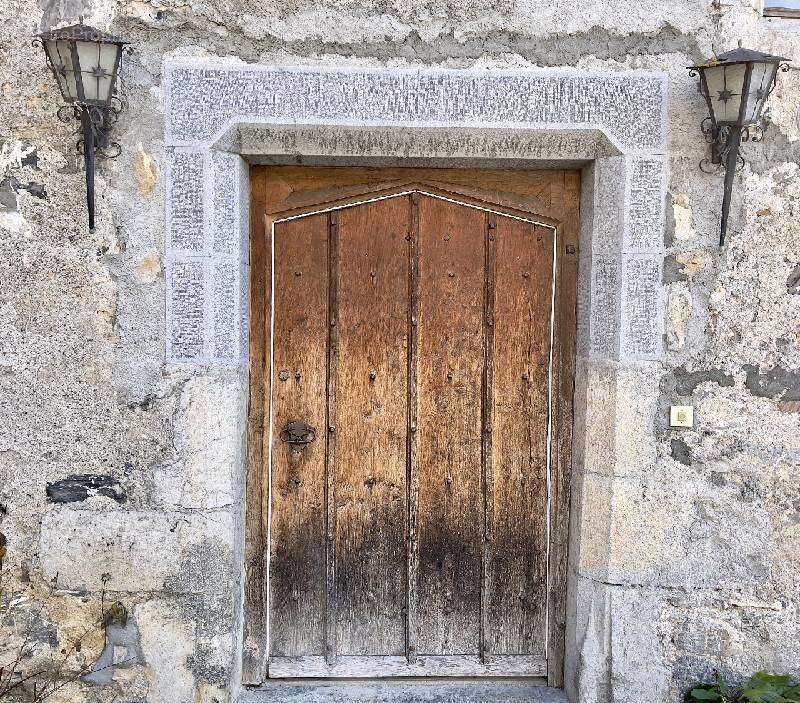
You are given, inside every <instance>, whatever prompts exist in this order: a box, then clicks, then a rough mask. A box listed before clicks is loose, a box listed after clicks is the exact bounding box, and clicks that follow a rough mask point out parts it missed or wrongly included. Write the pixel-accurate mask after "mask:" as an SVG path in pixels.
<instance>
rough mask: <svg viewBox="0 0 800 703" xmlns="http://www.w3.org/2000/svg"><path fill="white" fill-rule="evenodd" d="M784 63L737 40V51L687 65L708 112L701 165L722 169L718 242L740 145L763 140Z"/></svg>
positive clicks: (723, 229) (786, 66) (725, 225)
mask: <svg viewBox="0 0 800 703" xmlns="http://www.w3.org/2000/svg"><path fill="white" fill-rule="evenodd" d="M787 61H789V59H786V58H784V57H783V56H773V55H772V54H763V53H761V52H760V51H753V50H752V49H743V48H742V46H741V42H739V48H738V49H734V50H733V51H728V52H726V53H724V54H719V56H715V57H714V58H713V59H709V60H708V61H707V62H706V63H702V64H699V65H698V66H690V67H689V75H692V76H699V86H698V88H699V90H700V93H702V95H703V97H704V98H705V99H706V103H707V105H708V112H709V116H708V117H706V118H705V119H704V120H703V123H702V125H701V128H702V130H703V133H704V134H705V135H706V139H707V141H708V142H709V143H710V144H711V158H710V159H703V161H701V162H700V168H701V169H703V170H704V171H706V172H710V171H713V170H718V169H720V168H724V169H725V190H724V193H723V198H722V225H721V229H720V237H719V243H720V246H721V245H722V244H724V243H725V232H726V230H727V228H728V212H729V211H730V206H731V190H732V188H733V177H734V174H735V173H736V171H737V168H738V167H739V165H740V163H741V164H742V165H743V164H744V162H743V160H742V159H741V157H740V156H739V144H740V142H742V141H747V140H751V141H760V140H761V126H760V121H761V113H762V111H763V109H764V104H765V103H766V102H767V98H768V97H769V94H770V93H771V92H772V89H773V88H774V87H775V82H776V80H777V75H778V69H781V70H783V71H787V70H788V69H789V64H788V63H786V62H787Z"/></svg>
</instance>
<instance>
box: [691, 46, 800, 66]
mask: <svg viewBox="0 0 800 703" xmlns="http://www.w3.org/2000/svg"><path fill="white" fill-rule="evenodd" d="M749 61H757V62H763V63H781V62H783V61H791V59H787V58H786V57H785V56H777V55H775V54H766V53H764V52H763V51H756V50H755V49H745V48H743V47H741V46H740V47H738V48H736V49H731V50H730V51H726V52H724V53H722V54H717V55H716V56H714V57H713V58H710V59H709V60H708V61H706V62H704V63H700V64H697V65H695V66H689V67H688V68H714V67H716V66H730V65H732V64H737V63H748V62H749Z"/></svg>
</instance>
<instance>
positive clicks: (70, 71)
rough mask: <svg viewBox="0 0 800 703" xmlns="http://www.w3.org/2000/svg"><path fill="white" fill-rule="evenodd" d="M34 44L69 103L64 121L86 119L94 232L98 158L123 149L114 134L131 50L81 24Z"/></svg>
mask: <svg viewBox="0 0 800 703" xmlns="http://www.w3.org/2000/svg"><path fill="white" fill-rule="evenodd" d="M33 44H34V45H35V46H39V47H41V48H42V49H43V50H44V53H45V57H46V59H47V64H48V66H49V67H50V70H51V71H52V73H53V76H54V77H55V79H56V82H57V84H58V88H59V90H60V91H61V95H62V97H63V99H64V101H65V102H66V104H65V105H62V106H61V107H60V108H58V111H57V113H56V114H57V116H58V119H59V120H61V121H62V122H65V123H69V122H71V121H72V120H76V121H78V122H79V123H80V125H79V126H78V129H77V133H78V134H79V135H80V138H79V140H78V141H77V143H76V151H77V153H78V154H82V155H83V159H84V166H85V170H86V206H87V210H88V215H89V230H90V231H93V230H94V223H95V218H94V212H95V208H94V172H95V163H96V161H97V160H98V159H114V158H116V157H117V156H119V154H120V153H121V152H122V146H121V145H120V144H119V142H115V141H112V140H111V139H110V137H109V132H110V130H111V128H112V127H113V125H114V124H115V123H116V122H117V120H118V119H119V115H120V113H121V112H122V110H123V109H124V107H125V105H124V103H123V101H122V99H121V98H120V97H119V92H120V91H119V86H120V85H121V84H122V80H121V78H120V75H119V72H120V66H121V62H122V56H123V54H124V53H126V52H128V53H129V52H130V51H131V47H130V45H129V44H128V42H126V41H125V40H124V39H121V38H119V37H117V36H114V35H112V34H108V33H106V32H102V31H100V30H99V29H95V28H94V27H89V26H87V25H84V24H83V18H81V21H80V23H79V24H76V25H72V26H69V27H63V28H61V29H55V30H51V31H48V32H43V33H41V34H39V35H37V36H36V37H35V38H34V40H33Z"/></svg>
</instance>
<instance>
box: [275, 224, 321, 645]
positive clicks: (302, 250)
mask: <svg viewBox="0 0 800 703" xmlns="http://www.w3.org/2000/svg"><path fill="white" fill-rule="evenodd" d="M327 240H328V227H327V216H326V215H315V216H310V217H306V218H302V219H298V220H293V221H290V222H283V223H279V224H276V225H275V313H274V346H273V350H274V351H273V372H272V377H273V387H272V404H273V405H272V429H271V433H272V516H271V528H270V529H271V545H270V550H271V552H270V590H271V594H270V618H271V621H270V622H271V625H270V640H271V647H270V648H271V654H272V655H277V656H296V655H310V654H322V653H323V645H324V636H323V627H324V616H325V513H324V500H325V441H324V438H325V434H326V433H325V415H326V408H325V385H326V378H325V377H326V353H325V350H326V341H327V335H328V324H327V316H326V313H327V295H328V273H327V246H328V245H327ZM295 420H302V421H304V422H307V423H309V424H310V425H312V426H313V427H314V428H315V429H316V434H317V439H316V440H315V441H314V442H312V443H311V444H308V445H306V446H305V447H304V448H302V449H294V448H292V447H291V446H290V445H289V444H288V443H286V442H284V441H282V440H281V438H280V434H281V430H282V429H283V427H284V426H285V425H286V424H287V423H288V422H290V421H295Z"/></svg>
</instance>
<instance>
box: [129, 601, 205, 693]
mask: <svg viewBox="0 0 800 703" xmlns="http://www.w3.org/2000/svg"><path fill="white" fill-rule="evenodd" d="M134 615H135V617H136V621H137V623H138V626H139V633H140V637H141V650H142V653H143V655H144V659H145V662H147V663H148V664H150V666H148V667H147V675H148V678H149V679H150V687H149V690H148V694H147V701H148V703H194V701H195V697H194V688H195V681H194V675H193V674H192V672H191V670H190V669H189V666H188V661H189V659H190V657H191V656H192V654H193V653H194V648H195V633H194V627H195V626H194V623H193V622H192V621H190V620H187V619H185V618H183V617H181V615H180V613H179V612H178V611H177V610H176V607H175V605H174V604H173V603H172V602H170V601H166V600H149V601H145V602H144V603H140V604H139V605H137V606H136V609H135V611H134Z"/></svg>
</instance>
